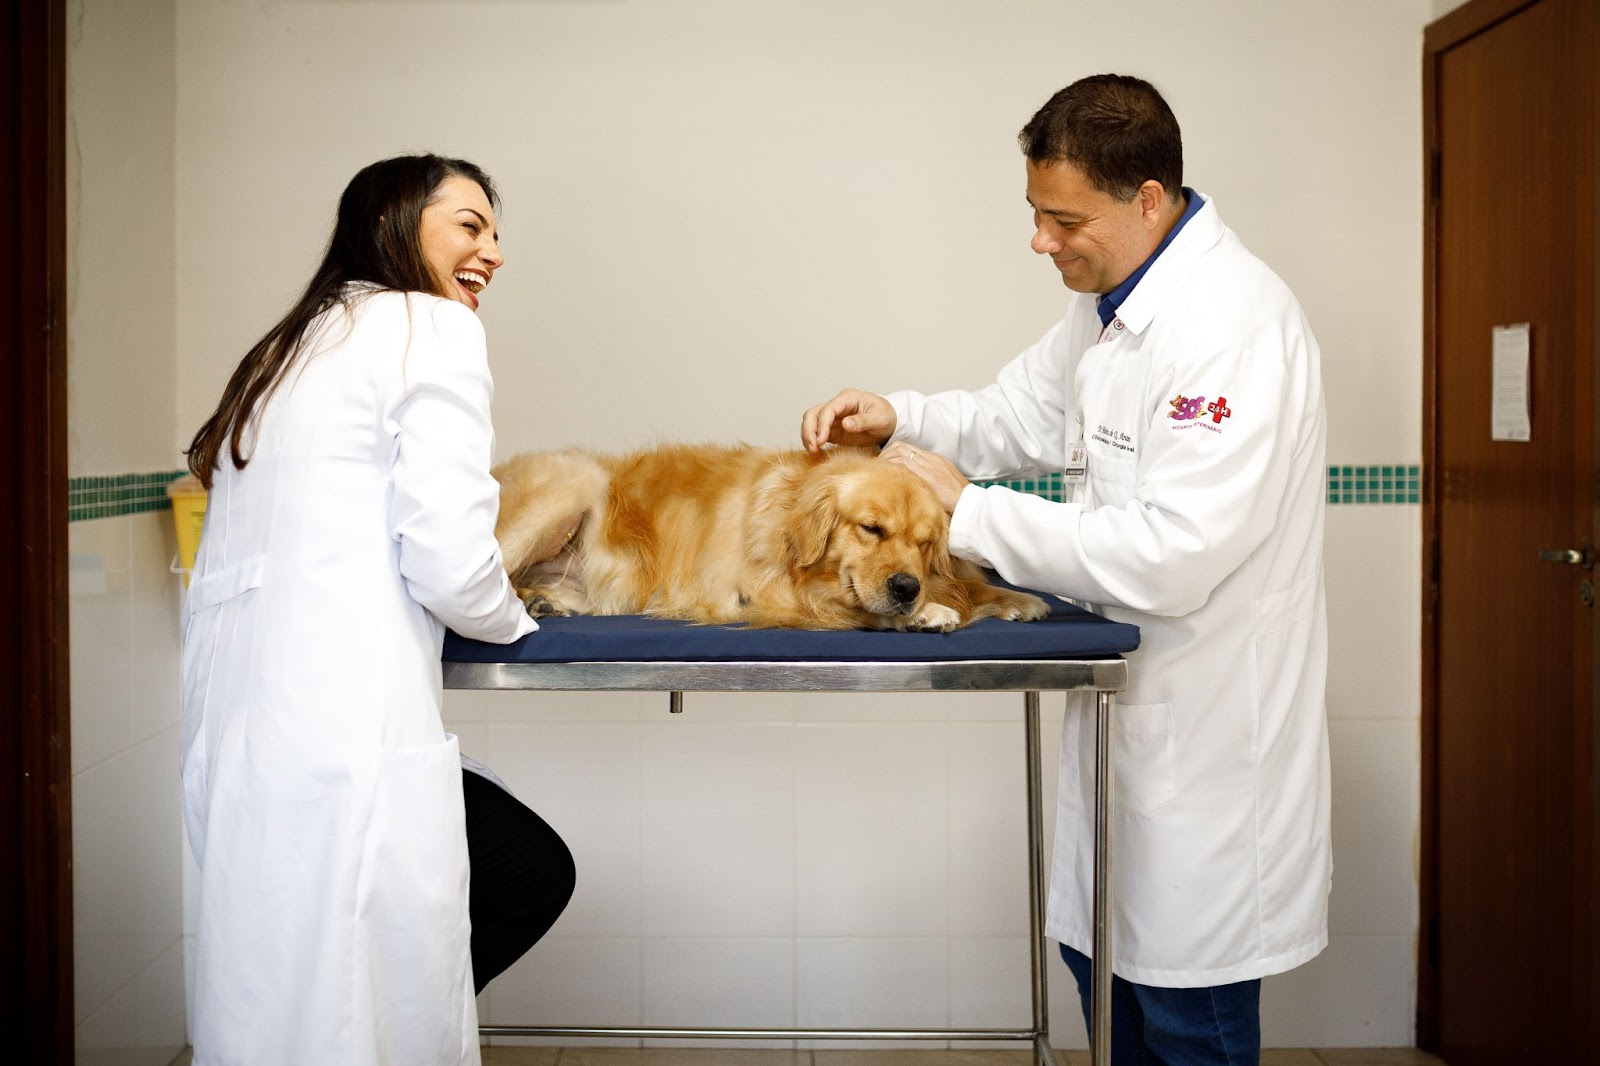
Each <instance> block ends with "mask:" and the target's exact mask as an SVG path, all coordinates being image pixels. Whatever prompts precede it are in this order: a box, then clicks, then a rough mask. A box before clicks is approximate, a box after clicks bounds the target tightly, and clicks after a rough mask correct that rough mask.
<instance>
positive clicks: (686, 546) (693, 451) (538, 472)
mask: <svg viewBox="0 0 1600 1066" xmlns="http://www.w3.org/2000/svg"><path fill="white" fill-rule="evenodd" d="M494 476H495V478H496V479H497V480H498V481H499V482H500V518H499V521H498V522H497V523H496V526H495V535H496V537H498V538H499V541H500V546H501V551H502V553H503V554H504V556H505V565H506V571H507V573H508V574H510V576H511V581H512V584H513V585H515V586H516V587H517V592H518V595H520V596H521V597H522V600H523V602H524V603H525V604H526V605H527V607H528V610H529V613H531V614H534V615H562V614H649V615H655V616H658V617H663V618H681V619H687V620H689V621H694V622H742V623H745V624H747V625H752V626H775V627H787V628H796V629H859V628H866V629H902V630H904V629H933V630H941V631H948V630H951V629H954V628H956V627H958V626H964V625H967V624H968V623H970V622H973V621H976V620H977V619H979V618H1006V619H1020V620H1025V621H1031V620H1033V619H1036V618H1041V617H1043V616H1044V614H1045V613H1046V610H1047V609H1046V607H1045V605H1044V602H1043V601H1042V600H1040V599H1039V598H1038V597H1035V596H1029V595H1026V594H1024V593H1020V592H1014V591H1011V590H1009V589H1003V588H997V587H995V586H993V585H990V584H989V583H988V582H987V581H986V580H985V579H984V576H983V573H982V571H981V570H979V569H978V568H977V567H976V566H974V565H973V564H971V563H969V562H965V561H963V560H960V559H955V558H952V557H951V555H950V553H949V549H948V537H949V528H950V522H949V518H948V517H947V516H946V515H945V513H944V510H943V508H941V507H940V506H939V502H938V499H937V498H936V497H935V496H934V494H933V490H932V489H931V488H929V487H928V485H927V484H926V483H924V482H923V481H922V480H921V479H920V478H918V477H917V476H916V475H915V474H912V473H911V472H910V471H908V470H906V469H905V468H904V467H901V466H898V465H896V464H894V463H889V462H884V461H881V460H879V459H877V458H876V457H875V456H874V455H873V454H872V453H871V452H869V451H867V450H864V449H854V448H838V449H829V450H827V451H826V452H825V453H824V454H822V455H821V456H816V455H811V454H809V453H807V452H804V451H799V450H795V451H779V450H775V449H762V448H752V447H746V446H735V447H716V446H709V445H677V446H664V447H659V448H651V449H646V450H644V451H640V452H635V453H633V454H631V455H626V456H608V455H600V454H596V453H594V452H589V451H583V450H572V451H562V452H543V453H535V454H525V455H518V456H514V457H513V458H511V459H508V460H507V461H506V462H504V463H502V464H500V465H499V466H498V467H496V468H495V470H494Z"/></svg>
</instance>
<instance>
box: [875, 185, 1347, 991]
mask: <svg viewBox="0 0 1600 1066" xmlns="http://www.w3.org/2000/svg"><path fill="white" fill-rule="evenodd" d="M1095 302H1096V297H1095V296H1093V295H1078V296H1075V297H1074V298H1073V299H1072V300H1071V302H1070V304H1069V306H1068V309H1067V314H1066V317H1065V318H1064V319H1063V320H1062V321H1061V322H1060V323H1059V324H1057V325H1056V326H1055V327H1053V328H1052V329H1051V330H1050V331H1049V332H1048V333H1046V334H1045V336H1044V337H1043V339H1041V340H1040V341H1039V342H1038V343H1037V344H1035V345H1034V346H1033V347H1031V348H1029V349H1028V350H1027V351H1025V352H1023V353H1022V354H1021V355H1020V356H1018V357H1017V359H1015V360H1014V361H1013V362H1012V363H1010V364H1009V365H1008V366H1006V367H1005V368H1004V369H1003V370H1002V371H1001V373H1000V375H999V378H998V380H997V381H996V383H995V384H993V385H991V386H989V387H987V388H985V389H983V390H981V391H978V392H975V393H965V392H954V393H943V394H939V395H936V396H932V397H924V396H919V395H917V394H914V393H896V394H895V395H893V396H891V397H890V398H889V399H890V401H891V403H892V404H893V406H894V408H895V411H896V414H897V415H898V417H899V424H898V427H897V429H896V437H897V438H904V439H907V440H910V441H912V442H914V443H916V444H919V445H921V446H923V447H926V448H928V449H931V450H934V451H938V452H941V453H944V454H946V455H948V456H950V457H951V458H952V459H953V460H954V461H955V463H956V465H957V466H959V467H960V468H961V469H962V470H963V471H964V472H965V473H966V474H967V475H968V476H969V477H972V478H978V479H999V478H1008V477H1014V476H1019V475H1033V474H1037V473H1039V472H1043V471H1059V470H1062V469H1063V466H1064V464H1065V461H1066V455H1067V449H1068V448H1069V446H1070V445H1071V444H1072V443H1073V442H1074V441H1076V440H1079V439H1081V440H1082V441H1083V442H1084V445H1085V448H1086V450H1087V454H1088V471H1087V477H1086V479H1085V481H1084V483H1083V484H1081V485H1075V486H1069V487H1068V488H1067V489H1066V491H1065V493H1064V495H1065V496H1066V498H1067V499H1068V500H1069V501H1070V502H1063V503H1055V502H1051V501H1048V500H1045V499H1043V498H1042V497H1039V496H1036V495H1029V494H1023V493H1018V492H1013V491H1010V490H1008V489H1006V488H1003V487H998V486H994V487H989V488H979V487H978V486H975V485H973V486H968V487H967V488H966V489H965V490H963V492H962V495H961V498H960V501H959V503H958V505H957V507H956V510H955V513H954V514H953V515H952V517H951V528H950V546H951V549H952V551H954V552H955V553H956V554H959V555H963V556H966V557H967V558H970V559H974V560H976V561H978V562H981V563H984V564H987V565H990V566H993V567H994V568H995V569H996V570H997V571H998V572H999V573H1000V574H1001V575H1002V576H1003V577H1005V578H1007V579H1008V580H1010V581H1013V582H1016V583H1018V584H1021V585H1025V586H1027V587H1029V588H1034V589H1041V590H1044V591H1048V592H1053V593H1056V594H1059V595H1062V596H1065V597H1068V598H1071V599H1073V600H1076V601H1079V602H1081V603H1084V604H1085V605H1089V606H1091V607H1092V608H1093V609H1094V610H1096V611H1098V612H1099V613H1101V614H1103V615H1105V616H1106V617H1107V618H1111V619H1115V620H1117V621H1123V622H1131V623H1133V624H1135V625H1137V626H1138V627H1139V628H1140V632H1141V634H1142V637H1141V646H1140V648H1139V650H1138V651H1137V652H1135V653H1133V654H1132V655H1131V656H1130V657H1129V658H1130V673H1131V687H1130V688H1129V689H1128V691H1127V692H1125V693H1123V694H1122V695H1121V696H1120V697H1119V698H1118V703H1117V707H1116V710H1115V720H1116V727H1115V746H1114V749H1113V750H1114V757H1115V789H1114V797H1115V798H1114V806H1115V814H1114V841H1115V842H1114V874H1115V876H1114V881H1113V889H1114V893H1113V899H1114V904H1113V924H1112V935H1113V945H1114V947H1113V951H1112V965H1113V969H1114V971H1115V972H1116V973H1117V974H1119V975H1120V976H1122V977H1125V978H1127V979H1129V980H1132V981H1136V982H1138V983H1141V984H1148V985H1157V986H1165V987H1196V986H1203V985H1216V984H1227V983H1231V982H1234V981H1241V980H1247V979H1251V978H1257V977H1262V976H1265V975H1267V974H1272V973H1278V972H1281V971H1283V970H1287V969H1290V968H1292V967H1294V966H1297V965H1299V964H1300V963H1303V962H1305V961H1306V960H1308V959H1310V958H1311V957H1313V956H1314V955H1316V954H1317V952H1319V951H1320V950H1321V949H1322V948H1323V946H1324V945H1325V944H1326V943H1327V903H1328V890H1329V885H1330V881H1331V876H1332V873H1331V871H1332V858H1331V850H1330V847H1329V835H1328V805H1329V798H1328V797H1329V784H1328V734H1327V722H1326V716H1325V711H1324V703H1323V698H1324V685H1325V679H1326V674H1327V619H1326V610H1325V606H1324V599H1323V577H1322V530H1323V510H1324V501H1323V492H1324V489H1323V485H1324V467H1323V462H1324V445H1325V428H1324V421H1325V415H1324V407H1323V397H1322V383H1321V368H1320V355H1319V353H1318V349H1317V343H1316V341H1315V339H1314V338H1313V337H1312V335H1311V329H1310V327H1309V325H1308V324H1307V323H1306V320H1305V318H1304V316H1303V314H1302V313H1301V310H1300V307H1299V304H1298V303H1297V302H1296V301H1295V299H1294V296H1293V295H1292V294H1291V293H1290V292H1289V289H1288V288H1287V287H1286V286H1285V285H1284V283H1283V282H1282V281H1281V280H1280V279H1279V278H1278V277H1277V276H1276V275H1274V274H1273V273H1272V271H1271V270H1269V269H1268V268H1267V267H1266V265H1265V264H1263V263H1262V262H1261V261H1260V260H1258V259H1256V258H1255V257H1254V256H1252V255H1251V254H1250V253H1249V252H1248V251H1246V249H1245V247H1244V245H1243V244H1242V243H1241V242H1240V241H1239V239H1238V237H1237V236H1235V235H1234V233H1233V232H1232V231H1231V230H1229V229H1228V228H1227V227H1226V226H1224V225H1223V223H1222V220H1221V218H1220V217H1219V215H1218V213H1217V209H1216V206H1215V204H1213V203H1211V202H1209V201H1208V202H1207V203H1206V204H1205V205H1204V206H1203V207H1202V208H1201V209H1200V210H1199V211H1198V212H1197V213H1196V214H1195V216H1194V217H1193V218H1192V219H1190V221H1189V223H1188V224H1187V225H1186V226H1185V227H1184V228H1183V229H1182V230H1181V231H1180V232H1179V233H1178V235H1177V236H1176V238H1175V239H1174V240H1173V242H1172V243H1171V244H1170V245H1168V247H1167V248H1166V250H1165V251H1164V252H1163V253H1162V254H1161V255H1160V256H1159V257H1158V258H1157V259H1156V261H1155V262H1154V263H1153V264H1151V266H1150V269H1149V271H1148V272H1147V273H1146V274H1145V276H1144V277H1143V279H1141V280H1140V282H1139V283H1138V284H1137V286H1136V287H1135V288H1134V290H1133V292H1132V293H1131V294H1129V296H1128V298H1127V300H1126V301H1125V302H1124V303H1123V304H1122V306H1121V307H1120V309H1119V311H1118V315H1117V318H1116V319H1115V320H1114V321H1113V323H1112V325H1111V326H1109V327H1105V328H1102V326H1101V323H1100V320H1099V318H1098V316H1097V315H1096V313H1095ZM1180 397H1182V398H1184V399H1186V400H1188V401H1189V402H1188V403H1187V404H1182V403H1179V404H1175V403H1174V401H1175V400H1178V399H1179V398H1180ZM1196 397H1202V398H1203V399H1202V400H1201V401H1200V402H1199V403H1196V402H1195V398H1196ZM1215 405H1219V406H1215ZM1184 414H1188V415H1191V416H1195V417H1174V416H1179V415H1184ZM1092 712H1093V701H1092V697H1091V696H1089V695H1083V696H1073V697H1069V704H1068V710H1067V717H1066V722H1065V727H1064V731H1063V735H1062V744H1061V762H1060V781H1059V791H1058V796H1059V799H1058V803H1059V808H1058V816H1057V820H1056V840H1055V862H1054V867H1053V869H1052V873H1051V884H1050V898H1049V907H1048V916H1047V929H1048V932H1049V934H1050V935H1051V936H1053V937H1055V938H1057V939H1059V940H1061V941H1063V942H1065V943H1066V944H1068V945H1070V946H1071V947H1073V948H1075V949H1077V950H1079V951H1081V952H1083V953H1084V954H1090V953H1091V951H1092V946H1093V942H1092V931H1093V930H1092V925H1091V901H1092V892H1093V877H1092V869H1093V848H1092V835H1093V834H1092V830H1093V825H1094V822H1093V811H1094V806H1093V781H1094V714H1093V713H1092Z"/></svg>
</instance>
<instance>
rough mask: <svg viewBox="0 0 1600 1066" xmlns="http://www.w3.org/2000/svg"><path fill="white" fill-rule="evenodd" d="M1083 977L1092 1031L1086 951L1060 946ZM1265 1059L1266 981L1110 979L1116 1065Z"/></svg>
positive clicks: (1243, 1064) (1182, 1065)
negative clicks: (1167, 984)
mask: <svg viewBox="0 0 1600 1066" xmlns="http://www.w3.org/2000/svg"><path fill="white" fill-rule="evenodd" d="M1061 957H1062V959H1064V960H1065V961H1066V964H1067V969H1069V970H1071V971H1072V976H1073V977H1074V978H1076V979H1077V982H1078V997H1079V999H1080V1000H1081V1001H1082V1003H1083V1019H1084V1022H1085V1023H1086V1024H1088V1026H1089V1029H1090V1032H1091V1034H1092V1033H1093V1030H1094V1021H1093V1018H1092V1016H1091V1014H1090V1008H1091V1004H1090V991H1091V990H1092V989H1093V987H1094V985H1093V981H1092V980H1091V970H1090V961H1089V957H1088V956H1087V955H1084V954H1082V953H1081V952H1077V951H1074V950H1072V949H1071V948H1069V947H1067V945H1065V944H1062V945H1061ZM1260 1061H1261V982H1260V981H1259V980H1254V981H1238V982H1235V983H1233V984H1229V985H1213V986H1211V987H1209V988H1156V987H1154V986H1152V985H1138V984H1134V983H1133V982H1132V981H1125V980H1123V979H1122V978H1120V977H1115V976H1113V977H1112V978H1111V1063H1112V1066H1256V1064H1257V1063H1259V1062H1260Z"/></svg>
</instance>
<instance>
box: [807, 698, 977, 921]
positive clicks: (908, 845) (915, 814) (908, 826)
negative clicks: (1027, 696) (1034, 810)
mask: <svg viewBox="0 0 1600 1066" xmlns="http://www.w3.org/2000/svg"><path fill="white" fill-rule="evenodd" d="M948 741H949V737H948V732H947V728H946V727H945V726H944V725H942V724H933V725H922V724H915V723H905V724H891V723H872V724H865V725H821V724H802V725H800V726H797V727H796V771H795V773H796V784H795V800H796V810H795V821H796V827H795V846H796V853H797V854H796V878H797V882H798V884H797V888H796V893H795V904H796V912H797V914H796V928H797V930H798V931H799V933H800V934H801V935H802V936H926V935H935V934H937V935H943V934H944V933H945V931H946V929H947V928H948V922H949V905H948V900H949V840H950V827H949V815H948V804H949V798H948V796H949V781H948V776H947V774H948V770H947V767H948Z"/></svg>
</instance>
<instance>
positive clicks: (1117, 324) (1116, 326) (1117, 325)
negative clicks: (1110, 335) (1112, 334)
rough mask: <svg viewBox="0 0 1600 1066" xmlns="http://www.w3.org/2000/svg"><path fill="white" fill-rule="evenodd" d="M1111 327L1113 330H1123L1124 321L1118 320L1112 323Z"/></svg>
mask: <svg viewBox="0 0 1600 1066" xmlns="http://www.w3.org/2000/svg"><path fill="white" fill-rule="evenodd" d="M1111 326H1112V328H1113V329H1121V328H1122V319H1120V318H1119V319H1116V320H1115V321H1114V322H1112V323H1111Z"/></svg>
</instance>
